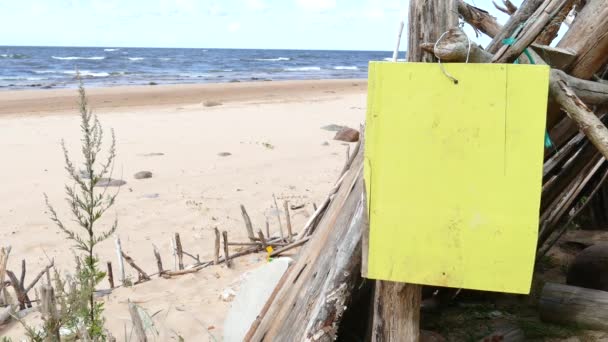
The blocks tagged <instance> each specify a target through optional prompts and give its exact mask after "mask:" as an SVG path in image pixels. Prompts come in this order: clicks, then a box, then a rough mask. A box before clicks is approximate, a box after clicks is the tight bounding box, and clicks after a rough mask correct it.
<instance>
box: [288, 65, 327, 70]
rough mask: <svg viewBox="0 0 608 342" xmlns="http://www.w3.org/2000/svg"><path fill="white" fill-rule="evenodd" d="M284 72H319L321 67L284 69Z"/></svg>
mask: <svg viewBox="0 0 608 342" xmlns="http://www.w3.org/2000/svg"><path fill="white" fill-rule="evenodd" d="M284 70H285V71H321V67H317V66H312V67H297V68H285V69H284Z"/></svg>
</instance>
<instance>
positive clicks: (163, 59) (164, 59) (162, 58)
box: [159, 57, 171, 61]
mask: <svg viewBox="0 0 608 342" xmlns="http://www.w3.org/2000/svg"><path fill="white" fill-rule="evenodd" d="M159 59H160V60H161V61H170V60H171V58H169V57H160V58H159Z"/></svg>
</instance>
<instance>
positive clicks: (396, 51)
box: [393, 21, 405, 63]
mask: <svg viewBox="0 0 608 342" xmlns="http://www.w3.org/2000/svg"><path fill="white" fill-rule="evenodd" d="M404 26H405V23H404V22H403V21H401V22H400V23H399V33H398V34H397V46H395V51H393V62H394V63H395V62H397V59H398V57H399V46H401V35H402V34H403V27H404Z"/></svg>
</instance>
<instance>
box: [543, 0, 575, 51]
mask: <svg viewBox="0 0 608 342" xmlns="http://www.w3.org/2000/svg"><path fill="white" fill-rule="evenodd" d="M578 2H580V0H568V2H566V5H565V6H564V7H563V8H562V9H561V11H559V13H558V14H557V15H556V16H555V17H554V18H553V19H552V20H551V22H549V24H548V25H547V27H546V28H545V29H544V30H543V32H542V33H541V34H540V36H538V38H536V43H537V44H540V45H550V44H551V42H553V39H555V38H556V37H557V33H558V32H559V29H560V27H561V26H562V23H563V22H564V20H566V17H568V13H570V11H571V10H572V7H574V5H575V4H576V3H578Z"/></svg>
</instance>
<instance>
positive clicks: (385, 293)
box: [372, 281, 422, 341]
mask: <svg viewBox="0 0 608 342" xmlns="http://www.w3.org/2000/svg"><path fill="white" fill-rule="evenodd" d="M420 291H421V286H419V285H412V284H402V283H394V282H390V281H376V288H375V289H374V320H373V324H374V327H373V331H372V341H418V340H419V338H420V328H419V322H420V300H421V298H422V297H421V292H420ZM393 300H394V302H393Z"/></svg>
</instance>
